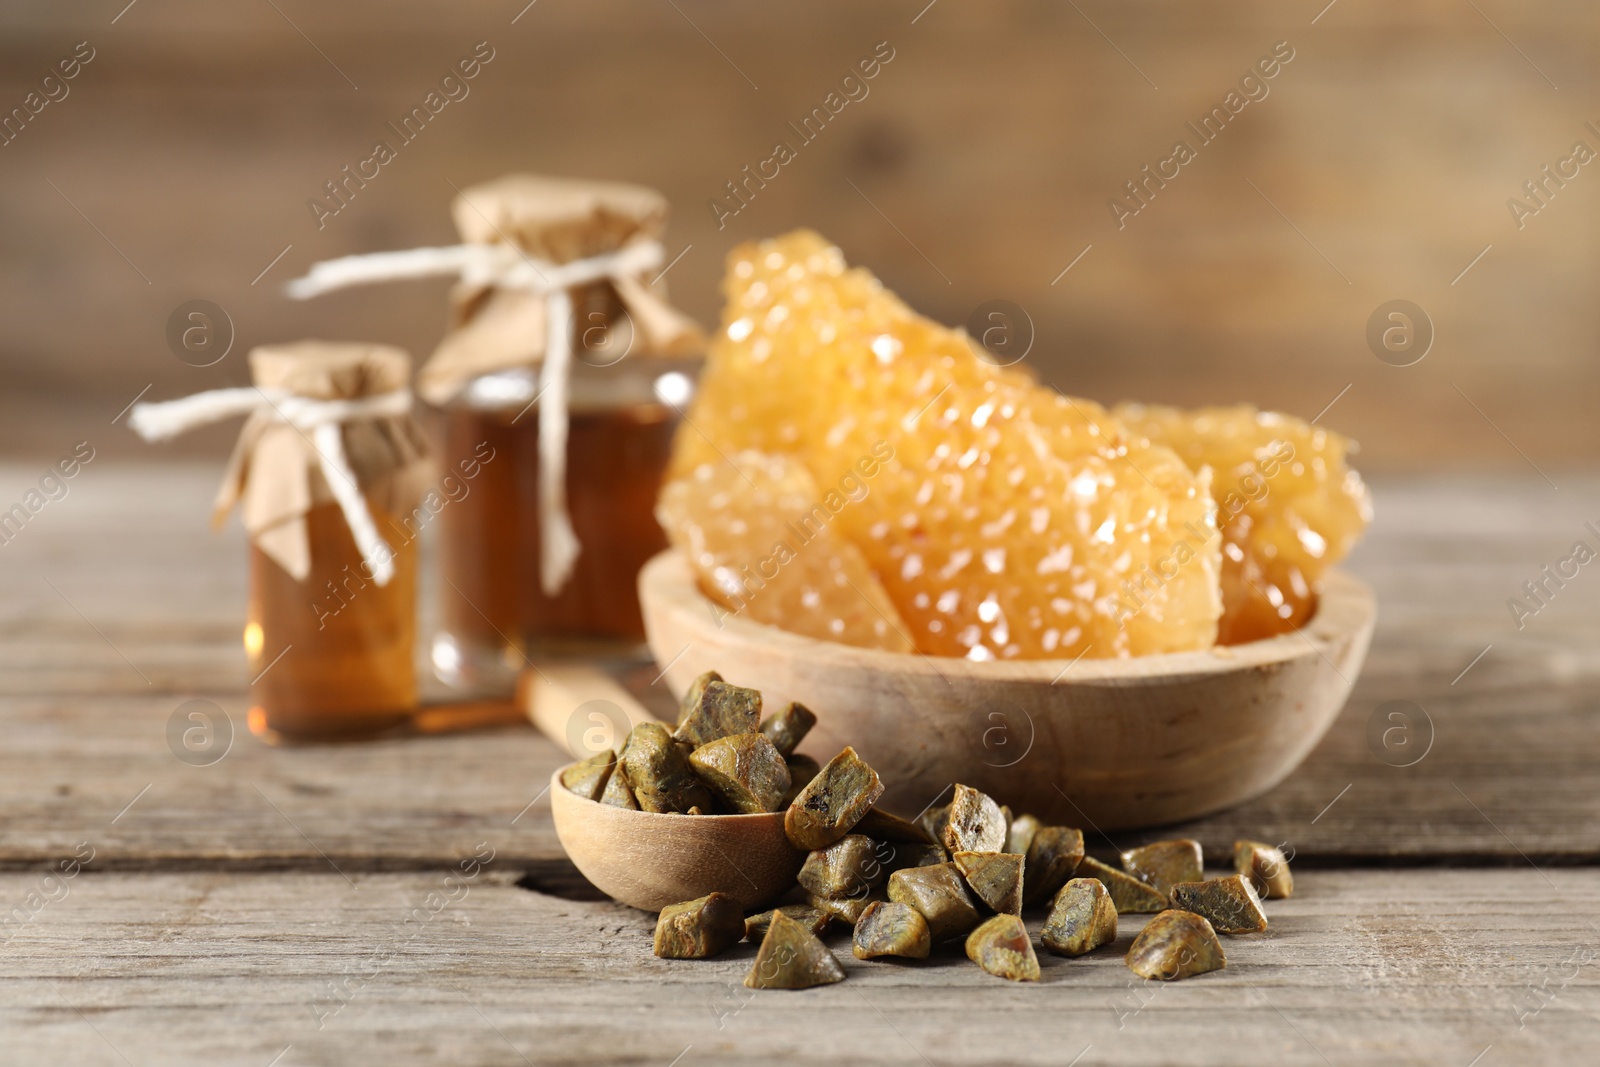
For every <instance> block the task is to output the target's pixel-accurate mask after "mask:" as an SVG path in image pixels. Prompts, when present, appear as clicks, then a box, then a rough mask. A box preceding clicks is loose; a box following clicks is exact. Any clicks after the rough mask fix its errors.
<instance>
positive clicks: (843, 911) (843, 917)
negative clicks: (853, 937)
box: [806, 893, 882, 926]
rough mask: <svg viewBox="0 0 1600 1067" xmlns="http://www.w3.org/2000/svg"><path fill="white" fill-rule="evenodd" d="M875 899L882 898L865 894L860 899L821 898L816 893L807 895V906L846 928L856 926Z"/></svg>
mask: <svg viewBox="0 0 1600 1067" xmlns="http://www.w3.org/2000/svg"><path fill="white" fill-rule="evenodd" d="M875 899H882V898H881V897H876V896H867V895H865V894H863V895H861V896H859V897H819V896H817V895H816V894H815V893H807V894H806V903H807V904H809V905H811V906H812V907H813V908H816V909H817V910H818V911H821V912H826V913H827V914H828V915H829V916H831V917H832V918H835V919H837V920H839V921H840V922H842V923H844V924H845V925H846V926H854V925H855V924H856V921H857V920H858V919H860V918H861V913H862V912H864V911H866V910H867V905H869V904H871V903H872V902H873V900H875Z"/></svg>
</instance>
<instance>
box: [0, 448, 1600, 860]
mask: <svg viewBox="0 0 1600 1067" xmlns="http://www.w3.org/2000/svg"><path fill="white" fill-rule="evenodd" d="M217 473H218V472H217V471H216V469H215V468H214V467H211V466H205V465H196V466H187V467H185V466H170V467H169V466H160V465H142V466H132V467H130V466H116V465H98V461H96V463H91V464H90V465H89V467H87V468H86V469H85V470H84V471H83V472H82V473H81V474H80V475H79V477H78V478H77V479H75V480H74V481H73V482H72V483H71V486H72V488H71V492H70V494H69V495H68V496H67V497H66V498H65V499H62V500H59V501H56V502H54V503H51V504H50V505H48V506H47V507H46V508H45V509H44V510H42V511H41V512H40V513H39V514H38V515H36V516H34V517H33V519H32V520H31V521H30V522H29V524H28V525H27V526H26V527H25V528H24V529H23V530H22V531H21V533H20V534H19V535H18V536H17V537H15V538H14V539H13V540H11V541H10V542H9V543H7V544H5V545H3V546H0V585H3V588H4V589H5V594H4V596H3V598H0V722H3V725H4V730H5V734H4V736H5V744H4V745H3V746H0V811H4V812H5V814H6V818H4V819H3V820H0V865H3V866H9V867H13V868H15V867H33V866H37V865H38V864H41V863H50V862H53V861H54V860H56V859H57V858H59V857H60V856H61V855H62V854H64V853H65V852H67V851H69V850H70V849H71V847H72V846H73V845H74V844H75V843H76V842H78V841H82V840H88V841H92V842H94V844H95V845H96V847H97V848H98V849H99V857H98V858H97V861H96V863H97V866H102V867H108V868H109V867H124V868H148V867H151V866H163V865H181V866H189V867H195V866H201V865H215V866H218V867H229V866H231V867H237V868H241V869H259V868H270V867H286V866H293V867H306V866H308V865H309V866H311V867H314V868H317V869H322V870H329V869H330V867H329V863H330V862H331V863H334V864H337V865H338V866H339V867H340V868H341V869H343V870H346V871H359V870H380V869H416V868H419V867H429V866H431V865H434V864H437V863H440V862H452V861H454V860H455V859H456V858H459V857H460V856H461V855H464V854H466V853H467V852H470V850H471V847H472V846H473V844H475V843H476V842H478V841H480V840H485V839H487V840H491V841H492V842H493V843H494V845H495V847H496V848H498V849H500V850H501V851H502V853H503V854H504V855H506V856H507V857H508V858H509V859H511V860H514V861H515V862H516V863H518V864H522V865H524V866H526V867H527V868H529V869H533V870H541V871H545V872H547V873H550V874H551V875H552V876H554V875H555V873H556V872H560V871H563V870H566V869H567V868H566V867H565V862H564V861H563V860H561V858H560V857H561V853H560V848H559V845H558V843H557V842H556V840H555V836H554V833H553V830H552V828H551V825H550V821H549V816H548V803H549V802H548V798H547V797H543V796H542V792H543V790H544V789H545V786H546V783H547V782H548V779H549V776H550V773H551V772H552V771H553V770H554V769H555V768H556V767H557V766H558V765H559V764H560V763H561V762H562V761H563V760H564V758H565V757H564V756H563V755H562V754H561V753H560V752H559V750H558V749H557V748H556V747H555V746H554V745H552V744H550V743H549V742H547V741H545V740H544V739H543V738H542V737H540V736H539V735H538V734H537V733H535V732H534V731H533V730H532V729H531V728H521V729H518V728H501V729H498V730H492V731H486V732H479V733H461V734H451V735H442V736H437V737H431V738H410V739H394V740H386V741H380V742H377V743H374V744H371V745H363V746H355V747H343V746H314V747H307V748H303V749H274V748H269V747H266V746H263V745H261V744H259V743H258V742H256V741H255V740H254V739H253V738H251V737H250V736H249V735H248V734H246V733H244V711H245V707H246V704H245V700H244V687H245V684H246V683H247V681H248V678H247V677H246V676H245V673H244V658H243V653H242V651H241V649H240V648H239V645H238V632H239V631H238V627H239V625H240V620H241V619H242V618H243V611H244V601H243V597H244V593H243V584H242V582H243V573H244V563H243V547H242V544H241V542H240V540H239V538H238V535H237V533H236V532H235V531H233V530H231V529H230V532H228V533H226V534H225V535H223V536H221V537H215V536H213V535H211V534H210V533H208V532H207V530H206V528H205V525H204V518H203V516H204V515H205V513H206V509H207V507H208V505H209V502H210V498H211V494H212V492H213V490H214V487H215V478H216V476H217ZM37 477H38V472H37V471H35V470H34V469H33V468H32V467H30V466H10V467H0V500H16V499H20V497H21V495H22V493H23V491H24V489H25V488H26V487H27V486H28V485H30V484H33V482H34V481H35V480H36V479H37ZM1562 482H1563V488H1562V490H1561V491H1560V492H1556V491H1553V490H1551V489H1550V488H1549V487H1548V486H1547V485H1545V484H1544V483H1542V482H1539V481H1537V480H1530V481H1520V482H1519V481H1511V480H1505V479H1487V478H1480V479H1474V480H1466V481H1456V482H1449V481H1429V482H1389V483H1384V482H1380V483H1379V485H1378V486H1377V491H1376V503H1377V514H1378V521H1377V523H1376V525H1375V526H1374V527H1373V530H1372V532H1371V535H1370V537H1369V538H1368V540H1367V542H1366V543H1365V544H1363V546H1362V547H1361V548H1360V549H1358V551H1357V553H1356V555H1355V556H1354V557H1353V558H1352V560H1351V562H1350V569H1351V570H1352V572H1353V573H1356V574H1358V575H1362V576H1364V577H1365V578H1366V579H1367V580H1368V581H1369V582H1370V583H1371V584H1372V586H1373V587H1374V589H1375V591H1376V593H1377V597H1378V603H1379V618H1378V629H1377V634H1376V636H1375V638H1374V642H1373V647H1372V651H1371V654H1370V655H1369V657H1368V662H1367V666H1366V668H1365V670H1364V671H1363V673H1362V676H1361V678H1360V679H1359V680H1358V681H1357V684H1356V689H1355V692H1354V694H1353V696H1352V698H1351V700H1350V702H1349V704H1348V705H1347V707H1346V708H1345V711H1344V713H1343V714H1342V715H1341V716H1340V718H1339V719H1338V720H1337V721H1336V722H1335V724H1334V726H1333V728H1332V729H1331V731H1330V732H1329V734H1328V736H1327V737H1326V738H1325V739H1324V741H1323V742H1322V744H1321V745H1320V746H1319V747H1318V748H1317V750H1316V751H1315V752H1313V753H1312V755H1311V757H1310V758H1309V759H1308V760H1307V762H1306V763H1305V764H1304V765H1303V766H1302V767H1301V769H1300V770H1299V771H1298V772H1297V773H1296V774H1294V775H1293V776H1291V777H1290V778H1289V779H1288V780H1287V781H1286V782H1284V783H1283V784H1282V785H1280V786H1278V787H1277V788H1276V789H1274V790H1272V791H1271V792H1270V793H1268V794H1267V795H1266V796H1264V797H1262V798H1260V799H1258V800H1256V801H1252V802H1250V803H1248V804H1246V805H1243V806H1241V807H1239V808H1236V809H1233V810H1232V811H1228V812H1223V813H1221V814H1219V815H1216V816H1213V817H1211V818H1209V819H1206V820H1204V821H1202V822H1199V823H1195V824H1189V825H1185V826H1183V827H1182V828H1181V829H1182V832H1183V833H1184V834H1186V835H1188V836H1194V837H1197V838H1199V839H1200V840H1201V841H1202V842H1203V843H1204V844H1205V845H1206V848H1207V849H1208V854H1210V855H1213V856H1220V855H1222V854H1223V853H1224V851H1225V850H1226V849H1227V848H1228V846H1229V845H1230V844H1231V842H1232V841H1233V839H1234V838H1235V837H1253V838H1261V839H1267V840H1271V841H1274V842H1278V841H1283V842H1287V843H1289V844H1290V845H1292V846H1293V847H1294V848H1295V850H1296V853H1297V856H1298V857H1299V862H1301V863H1302V864H1308V863H1309V864H1316V863H1345V862H1352V861H1358V862H1368V861H1379V860H1382V861H1385V862H1427V861H1433V860H1438V859H1449V860H1453V861H1458V862H1466V863H1512V864H1521V863H1523V862H1524V861H1523V858H1522V857H1523V856H1524V855H1526V856H1529V857H1532V858H1533V859H1534V860H1536V861H1538V862H1540V863H1541V864H1544V863H1547V862H1556V863H1590V862H1595V861H1596V860H1600V758H1597V756H1600V739H1597V728H1600V721H1597V714H1596V712H1597V709H1600V598H1597V597H1596V596H1595V593H1594V590H1593V588H1591V584H1592V583H1594V582H1596V581H1600V577H1597V576H1596V575H1595V574H1591V573H1589V572H1588V568H1586V569H1585V571H1584V572H1583V573H1582V574H1581V575H1580V577H1579V578H1577V579H1575V580H1573V581H1572V582H1571V583H1569V585H1568V587H1567V588H1565V589H1562V590H1560V591H1558V592H1557V593H1556V594H1555V595H1554V597H1553V598H1551V599H1550V600H1549V602H1548V606H1546V607H1544V608H1541V610H1540V611H1539V613H1538V614H1537V615H1536V616H1533V617H1532V618H1528V619H1526V620H1524V621H1525V628H1524V629H1523V630H1521V631H1519V630H1517V629H1516V627H1515V625H1514V624H1513V621H1512V618H1511V616H1510V614H1509V612H1508V610H1507V608H1506V599H1507V598H1508V597H1510V596H1512V595H1514V594H1516V593H1517V592H1519V591H1520V588H1521V585H1522V583H1523V582H1524V581H1528V580H1531V579H1533V578H1535V577H1537V576H1538V575H1539V573H1540V568H1541V567H1542V566H1543V565H1544V564H1546V563H1549V562H1551V561H1553V560H1555V559H1558V558H1559V557H1561V556H1562V555H1565V554H1566V553H1567V552H1569V551H1570V547H1571V544H1572V541H1573V540H1574V539H1576V538H1578V537H1580V536H1583V522H1584V521H1585V520H1586V519H1589V518H1597V517H1600V516H1596V515H1595V511H1596V509H1595V508H1594V506H1593V505H1591V504H1590V503H1588V502H1589V501H1593V500H1595V499H1597V498H1600V482H1596V481H1595V480H1594V479H1593V478H1584V477H1579V476H1577V475H1572V476H1570V477H1563V479H1562ZM426 587H428V585H427V583H425V588H426ZM1491 645H1492V647H1491V648H1490V650H1489V651H1488V652H1487V653H1486V654H1484V655H1483V656H1482V658H1481V659H1479V660H1477V662H1476V663H1473V662H1472V661H1473V660H1474V658H1475V657H1478V655H1479V653H1480V652H1483V650H1484V649H1485V647H1486V646H1491ZM113 646H115V647H113ZM124 657H126V658H124ZM1469 664H1472V665H1471V666H1470V669H1468V670H1466V672H1465V673H1464V674H1463V673H1462V671H1463V668H1467V667H1468V666H1469ZM654 673H655V672H654V671H653V670H647V671H645V672H643V677H642V679H640V681H641V682H642V683H643V684H642V685H641V686H640V687H639V691H641V692H642V693H643V694H644V695H645V696H646V697H648V698H650V699H653V700H654V701H656V704H655V705H654V706H655V708H656V713H657V714H660V715H663V716H664V717H670V716H671V714H672V713H671V710H670V704H667V703H664V702H665V701H667V700H668V698H667V697H666V694H665V693H664V691H663V687H661V686H659V685H657V686H654V687H651V686H650V685H649V681H650V678H651V677H653V676H654ZM1458 675H1459V676H1460V677H1459V679H1458ZM146 679H148V684H147V683H146ZM652 689H653V690H654V691H655V692H654V694H653V695H652V692H651V691H652ZM191 699H206V700H210V701H213V702H214V703H216V704H217V705H219V706H220V707H221V709H222V710H224V711H225V712H227V713H228V715H229V716H230V718H231V720H232V723H233V725H234V728H235V731H236V736H235V740H234V743H233V747H232V749H231V751H229V753H228V755H227V756H226V757H225V758H224V759H223V760H222V761H221V762H219V763H216V764H214V765H212V766H198V767H197V766H191V765H188V764H185V763H183V762H181V761H179V760H178V759H177V758H176V757H175V756H174V755H173V753H172V751H171V749H170V748H169V747H168V742H167V735H166V731H167V728H168V723H169V720H170V719H171V717H172V716H173V714H174V712H175V711H176V710H177V708H178V707H179V705H181V704H182V703H184V702H185V701H188V700H191ZM1390 700H1408V701H1412V702H1414V703H1415V704H1417V705H1419V706H1421V707H1422V708H1423V709H1424V710H1425V711H1426V712H1427V713H1428V715H1429V716H1431V720H1432V723H1433V731H1432V732H1433V740H1432V745H1431V748H1428V749H1427V754H1426V756H1425V757H1424V758H1423V759H1421V761H1420V762H1418V763H1416V764H1415V765H1414V766H1409V767H1394V766H1390V765H1388V764H1386V763H1385V762H1383V760H1382V759H1380V758H1379V755H1378V754H1376V753H1375V751H1374V749H1373V748H1371V747H1369V744H1368V739H1367V726H1368V722H1369V720H1370V719H1371V718H1372V716H1373V713H1374V711H1375V710H1376V709H1377V707H1378V706H1379V705H1380V704H1383V703H1385V702H1387V701H1390ZM1414 741H1415V743H1416V744H1418V745H1421V744H1423V741H1424V736H1423V734H1422V733H1419V734H1417V735H1416V737H1415V739H1414ZM824 755H831V754H824ZM1391 758H1393V757H1392V756H1391ZM147 786H148V787H149V789H148V791H146V787H147ZM1346 787H1348V789H1347V788H1346ZM135 797H138V800H137V802H136V803H134V804H133V807H132V808H131V809H130V810H129V811H128V812H127V813H126V814H125V815H122V816H121V817H120V818H117V820H116V822H115V823H113V822H112V819H113V818H114V817H116V816H118V813H119V812H121V811H122V809H123V808H124V807H125V806H127V805H128V804H129V803H130V802H132V801H134V800H135ZM928 799H929V800H931V799H932V798H928ZM530 802H531V806H530ZM1084 829H1085V830H1087V831H1089V832H1090V833H1091V834H1092V833H1093V831H1094V827H1092V826H1088V825H1085V826H1084ZM1154 836H1155V835H1154V833H1152V834H1149V835H1134V839H1131V840H1130V839H1128V838H1127V837H1125V836H1124V835H1121V834H1116V833H1113V834H1112V835H1111V838H1112V840H1111V841H1109V842H1107V847H1110V846H1115V847H1117V848H1127V847H1131V846H1132V845H1134V844H1138V843H1140V840H1141V839H1153V837H1154ZM325 857H326V858H325Z"/></svg>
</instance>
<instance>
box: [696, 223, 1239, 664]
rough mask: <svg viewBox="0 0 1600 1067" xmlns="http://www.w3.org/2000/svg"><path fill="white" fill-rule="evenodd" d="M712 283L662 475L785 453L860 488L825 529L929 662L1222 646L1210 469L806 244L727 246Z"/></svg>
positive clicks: (814, 243) (807, 239) (821, 474)
mask: <svg viewBox="0 0 1600 1067" xmlns="http://www.w3.org/2000/svg"><path fill="white" fill-rule="evenodd" d="M724 289H725V294H726V296H727V306H726V310H725V311H724V317H723V322H722V326H721V329H720V330H719V332H718V334H717V337H716V339H715V341H714V343H713V346H712V350H711V353H710V355H709V358H708V361H707V365H706V368H705V372H704V374H703V376H702V378H701V385H700V392H699V395H698V397H697V399H696V401H695V404H694V407H693V409H692V410H691V411H690V412H689V415H688V419H687V420H686V422H685V424H684V425H683V426H682V427H681V428H680V430H679V432H678V437H677V440H676V441H675V443H674V457H673V468H672V469H673V472H674V476H675V477H677V478H680V479H682V478H686V477H690V476H693V477H697V478H698V477H702V476H703V475H702V474H701V473H700V472H701V471H704V470H705V469H706V468H707V467H710V468H712V469H715V468H716V467H717V466H718V465H722V466H724V467H725V466H727V465H728V463H729V461H728V459H727V458H726V457H727V456H729V455H732V454H734V453H736V452H739V451H741V450H746V449H753V450H757V451H761V452H766V453H773V454H784V455H790V456H793V457H796V458H798V460H799V461H800V462H801V463H803V464H804V465H805V467H806V468H808V469H809V470H810V472H811V473H812V475H813V476H814V477H815V479H816V481H817V483H818V484H819V486H821V487H824V488H825V489H830V490H831V488H832V487H835V486H843V485H846V484H847V483H849V484H854V483H859V485H860V487H861V491H860V492H859V493H856V494H852V495H851V496H850V497H849V498H848V499H847V500H846V502H845V503H844V505H843V506H842V507H840V508H839V509H837V512H836V513H835V514H833V516H832V522H831V525H832V526H833V527H835V528H837V530H838V531H839V533H840V534H841V535H843V537H844V538H845V539H847V540H848V541H850V542H851V543H853V544H854V545H855V546H856V547H857V548H858V549H859V550H860V552H861V554H862V556H863V557H864V559H865V561H866V563H867V565H868V566H869V567H870V568H871V569H872V571H873V572H875V573H876V574H877V576H878V578H879V579H880V580H881V582H882V584H883V587H884V589H885V590H886V591H887V593H888V596H889V599H890V600H891V601H892V602H893V604H894V606H895V608H896V609H897V610H898V611H899V614H900V617H901V619H902V620H903V624H904V627H905V631H906V633H907V634H909V636H910V638H911V640H912V641H913V642H914V643H915V646H916V648H917V650H918V651H920V652H924V653H927V654H929V655H939V656H960V657H964V658H967V659H971V660H993V659H1024V658H1043V657H1050V658H1071V657H1075V656H1078V655H1080V654H1082V655H1087V656H1092V657H1114V656H1131V655H1141V654H1146V653H1156V652H1171V651H1181V650H1188V649H1202V648H1209V647H1210V646H1211V645H1212V644H1213V643H1214V642H1215V639H1216V632H1217V618H1218V616H1219V615H1220V613H1221V610H1222V607H1221V599H1220V596H1219V593H1218V575H1219V571H1220V567H1221V539H1220V538H1219V537H1218V536H1217V528H1216V525H1215V519H1214V516H1213V508H1212V504H1211V498H1210V495H1209V490H1208V486H1209V472H1207V471H1206V470H1204V469H1202V470H1199V471H1194V470H1191V469H1190V468H1189V467H1188V466H1186V465H1185V463H1184V461H1183V460H1182V459H1180V458H1179V457H1178V456H1177V455H1176V454H1175V453H1173V452H1172V451H1171V450H1170V449H1168V448H1165V447H1161V446H1158V445H1153V444H1151V443H1149V442H1148V441H1147V440H1145V439H1144V438H1143V437H1140V436H1137V435H1131V434H1129V433H1127V432H1126V431H1125V430H1124V429H1123V427H1122V425H1121V424H1120V423H1119V422H1118V421H1117V420H1116V419H1115V418H1113V417H1112V416H1111V415H1110V414H1109V413H1108V412H1107V411H1106V410H1105V409H1104V408H1102V407H1100V406H1099V405H1097V404H1094V403H1092V402H1090V401H1087V400H1075V399H1072V398H1069V397H1065V396H1062V395H1060V394H1058V393H1056V392H1054V391H1053V390H1050V389H1047V388H1043V387H1040V386H1038V385H1036V384H1034V383H1033V382H1032V380H1031V379H1030V378H1029V377H1028V376H1026V375H1025V374H1022V373H1020V372H1018V371H1016V370H1010V369H1002V368H997V367H995V366H994V365H992V364H991V363H989V362H987V361H985V360H984V359H982V358H980V357H979V355H978V354H977V352H976V351H975V349H974V346H973V344H972V342H971V341H970V340H969V339H968V337H967V336H966V334H965V333H964V332H961V331H956V330H950V329H947V328H945V327H943V326H940V325H939V324H937V323H934V322H931V321H929V320H927V319H925V318H922V317H921V316H919V315H917V314H915V313H914V312H912V311H911V310H910V309H909V308H907V307H906V306H905V304H903V303H902V302H901V301H900V300H899V299H898V298H897V297H895V296H894V295H893V294H892V293H890V292H888V291H887V290H885V289H884V288H883V286H882V285H881V284H880V283H879V282H878V280H877V279H876V278H874V277H873V276H872V275H871V274H870V273H868V272H867V271H865V270H862V269H859V268H855V269H851V268H847V267H846V265H845V262H844V257H843V255H842V253H841V252H840V251H839V250H838V249H837V248H835V247H833V246H832V245H830V244H828V243H827V242H826V241H825V240H823V239H822V238H821V237H819V236H818V235H816V234H814V233H811V232H809V231H798V232H796V233H792V234H789V235H787V236H785V237H781V238H777V239H773V240H769V241H764V242H760V243H757V244H747V245H743V246H741V247H739V248H737V249H735V250H734V251H733V252H732V253H731V254H730V257H729V272H728V276H727V279H726V281H725V283H724ZM869 471H870V473H869ZM706 477H711V476H709V475H706ZM721 478H722V483H723V484H730V483H728V482H727V476H726V474H724V475H722V476H721ZM746 488H748V487H746ZM740 495H743V494H736V495H734V496H731V497H730V498H729V501H728V507H729V509H731V510H732V511H734V512H737V513H739V514H741V515H743V516H744V517H745V518H746V519H747V520H748V519H749V517H750V515H751V511H752V509H754V508H755V507H756V506H757V504H756V502H755V501H754V500H747V501H745V502H741V501H740V500H739V496H740ZM783 625H784V626H786V627H787V628H790V629H795V628H799V627H800V626H801V625H806V626H809V627H812V628H814V627H815V625H816V624H815V623H804V624H802V623H801V622H800V621H799V620H796V619H786V620H784V622H783Z"/></svg>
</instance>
